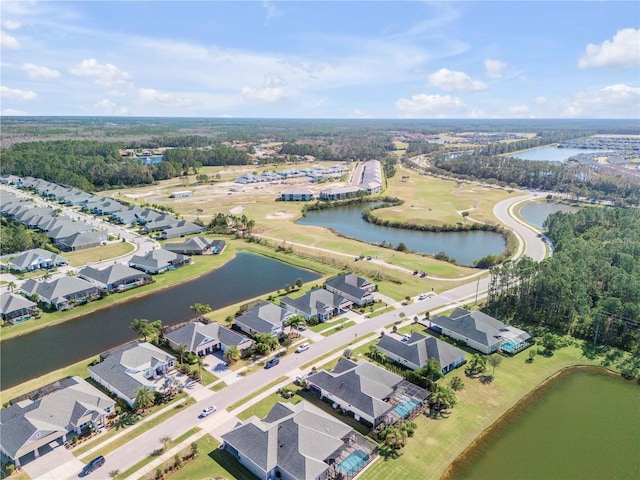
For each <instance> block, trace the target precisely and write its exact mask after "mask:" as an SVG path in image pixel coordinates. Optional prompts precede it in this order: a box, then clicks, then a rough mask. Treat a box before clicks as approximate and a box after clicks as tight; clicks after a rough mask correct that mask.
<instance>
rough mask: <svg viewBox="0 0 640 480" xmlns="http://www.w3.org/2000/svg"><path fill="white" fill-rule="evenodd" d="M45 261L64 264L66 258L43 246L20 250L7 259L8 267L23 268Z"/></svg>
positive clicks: (56, 264)
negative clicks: (24, 250)
mask: <svg viewBox="0 0 640 480" xmlns="http://www.w3.org/2000/svg"><path fill="white" fill-rule="evenodd" d="M45 262H46V263H49V262H52V263H53V265H55V266H58V265H66V264H67V259H66V258H64V257H61V256H60V255H56V254H55V253H53V252H50V251H48V250H45V249H43V248H34V249H32V250H27V251H26V252H22V253H21V254H20V255H18V256H17V257H15V258H13V259H12V260H11V261H9V262H8V265H9V267H10V268H15V269H17V270H23V269H26V268H28V267H29V266H32V265H39V264H41V263H45Z"/></svg>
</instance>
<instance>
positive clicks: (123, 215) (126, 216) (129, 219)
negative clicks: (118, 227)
mask: <svg viewBox="0 0 640 480" xmlns="http://www.w3.org/2000/svg"><path fill="white" fill-rule="evenodd" d="M143 211H144V209H143V208H142V207H139V206H138V205H133V206H131V207H128V208H124V209H123V210H120V211H118V212H113V213H112V214H111V220H112V221H114V222H117V223H121V224H123V225H125V226H127V227H129V226H131V225H133V224H134V223H137V222H138V215H140V214H141V213H142V212H143Z"/></svg>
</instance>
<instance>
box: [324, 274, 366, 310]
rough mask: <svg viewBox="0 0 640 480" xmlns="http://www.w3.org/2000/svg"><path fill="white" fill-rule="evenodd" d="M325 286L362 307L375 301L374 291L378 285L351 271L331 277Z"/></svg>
mask: <svg viewBox="0 0 640 480" xmlns="http://www.w3.org/2000/svg"><path fill="white" fill-rule="evenodd" d="M324 288H326V289H327V290H329V291H330V292H332V293H335V294H336V295H340V296H341V297H344V298H346V299H347V300H350V301H351V302H353V303H355V304H356V305H358V306H359V307H362V306H364V305H368V304H370V303H373V301H374V298H373V291H374V290H375V288H376V285H375V283H373V282H371V281H369V280H367V279H366V278H363V277H360V276H358V275H356V274H355V273H352V272H349V273H345V274H343V275H338V276H335V277H332V278H329V279H328V280H327V281H326V282H325V285H324Z"/></svg>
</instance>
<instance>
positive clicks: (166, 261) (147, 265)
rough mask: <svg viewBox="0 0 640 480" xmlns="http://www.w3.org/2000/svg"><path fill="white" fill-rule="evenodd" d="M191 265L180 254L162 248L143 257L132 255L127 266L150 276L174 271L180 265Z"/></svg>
mask: <svg viewBox="0 0 640 480" xmlns="http://www.w3.org/2000/svg"><path fill="white" fill-rule="evenodd" d="M188 263H191V259H190V258H189V257H187V256H186V255H182V254H180V253H173V252H170V251H168V250H165V249H164V248H157V249H156V250H151V251H150V252H148V253H146V254H145V255H134V256H133V257H131V259H130V260H129V266H130V267H132V268H137V269H138V270H142V271H143V272H147V273H150V274H152V275H155V274H158V273H163V272H166V271H167V270H175V269H176V268H178V267H181V266H182V265H186V264H188Z"/></svg>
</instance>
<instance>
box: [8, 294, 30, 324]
mask: <svg viewBox="0 0 640 480" xmlns="http://www.w3.org/2000/svg"><path fill="white" fill-rule="evenodd" d="M36 307H37V305H36V304H35V303H34V302H32V301H31V300H27V299H26V298H24V297H23V296H21V295H16V294H14V293H3V294H2V295H0V316H2V320H4V321H5V322H8V323H10V324H11V325H15V324H16V323H21V322H24V321H26V320H30V319H31V318H33V317H34V316H35V314H36Z"/></svg>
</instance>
